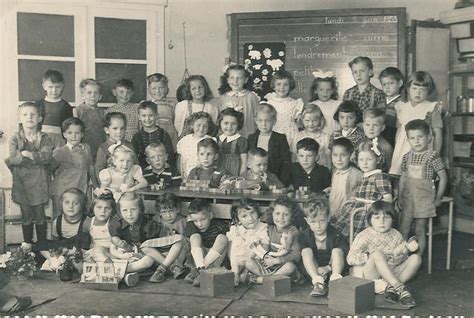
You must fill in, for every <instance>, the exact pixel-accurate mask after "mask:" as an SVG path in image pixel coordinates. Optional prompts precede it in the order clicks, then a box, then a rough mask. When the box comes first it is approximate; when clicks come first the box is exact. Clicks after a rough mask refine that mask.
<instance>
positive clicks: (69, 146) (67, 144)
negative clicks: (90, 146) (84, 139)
mask: <svg viewBox="0 0 474 318" xmlns="http://www.w3.org/2000/svg"><path fill="white" fill-rule="evenodd" d="M66 146H67V147H68V148H69V150H72V148H73V147H79V148H81V149H84V145H83V144H79V145H77V146H73V145H71V144H70V143H68V142H67V143H66Z"/></svg>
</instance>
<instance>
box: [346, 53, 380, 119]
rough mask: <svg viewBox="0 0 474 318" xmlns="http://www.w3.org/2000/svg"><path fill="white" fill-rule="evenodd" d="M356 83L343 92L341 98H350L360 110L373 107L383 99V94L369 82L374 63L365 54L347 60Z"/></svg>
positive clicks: (372, 74) (372, 73)
mask: <svg viewBox="0 0 474 318" xmlns="http://www.w3.org/2000/svg"><path fill="white" fill-rule="evenodd" d="M349 67H350V68H351V71H352V77H353V78H354V81H355V82H356V85H354V86H352V87H351V88H349V89H348V90H346V91H345V92H344V96H343V97H342V99H343V100H345V101H346V100H352V101H354V102H356V103H357V105H359V107H360V109H361V110H362V111H364V110H366V109H368V108H373V107H376V106H377V105H379V104H380V103H383V102H384V101H385V94H384V92H383V91H382V90H380V89H378V88H377V87H375V86H374V85H372V83H371V82H370V79H371V78H372V76H374V64H373V63H372V60H371V59H370V58H368V57H366V56H358V57H356V58H355V59H353V60H352V61H350V62H349Z"/></svg>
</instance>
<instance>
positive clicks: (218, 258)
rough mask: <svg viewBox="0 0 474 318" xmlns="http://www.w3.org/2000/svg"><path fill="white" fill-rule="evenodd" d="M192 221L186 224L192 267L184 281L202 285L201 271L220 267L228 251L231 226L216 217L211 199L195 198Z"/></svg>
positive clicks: (191, 205) (191, 215)
mask: <svg viewBox="0 0 474 318" xmlns="http://www.w3.org/2000/svg"><path fill="white" fill-rule="evenodd" d="M188 215H189V219H190V221H189V222H188V223H187V224H186V237H188V238H189V240H190V242H191V255H192V261H193V262H192V263H193V264H192V266H193V267H192V269H191V271H190V272H189V274H188V275H186V277H185V278H184V281H185V282H187V283H189V284H192V285H193V286H195V287H199V286H200V281H199V276H200V271H201V270H202V269H205V268H215V267H220V266H221V264H222V261H223V260H224V258H225V255H226V251H227V237H226V233H227V231H229V226H228V225H227V223H225V222H223V221H219V220H216V219H214V218H213V217H214V215H213V212H212V209H211V205H210V203H209V201H207V200H204V199H194V200H193V201H191V203H190V204H189V207H188Z"/></svg>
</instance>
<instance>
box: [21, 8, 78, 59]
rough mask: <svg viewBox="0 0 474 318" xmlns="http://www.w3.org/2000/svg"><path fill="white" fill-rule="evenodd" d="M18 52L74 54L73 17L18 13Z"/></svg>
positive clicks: (57, 54) (58, 54)
mask: <svg viewBox="0 0 474 318" xmlns="http://www.w3.org/2000/svg"><path fill="white" fill-rule="evenodd" d="M18 54H24V55H50V56H68V57H73V56H74V17H73V16H68V15H56V14H38V13H24V12H19V13H18Z"/></svg>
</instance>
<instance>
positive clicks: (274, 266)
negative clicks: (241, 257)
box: [245, 196, 304, 284]
mask: <svg viewBox="0 0 474 318" xmlns="http://www.w3.org/2000/svg"><path fill="white" fill-rule="evenodd" d="M303 222H304V220H303V214H302V212H301V210H300V208H299V206H298V204H297V203H296V202H295V201H293V200H292V199H290V198H289V197H287V196H280V197H278V198H277V199H276V200H275V202H273V203H272V204H271V205H270V208H269V218H268V222H267V223H268V237H269V244H265V242H260V243H257V244H253V247H252V252H253V253H254V256H253V258H251V259H249V260H247V261H246V262H245V267H246V268H247V269H248V270H249V271H250V272H251V273H252V274H254V275H250V276H249V281H250V282H252V283H256V284H262V283H263V277H264V276H268V275H286V276H292V275H295V276H294V278H297V276H298V274H299V273H298V270H297V268H296V262H299V260H300V257H301V255H300V245H299V242H298V233H299V232H298V227H301V226H302V225H303Z"/></svg>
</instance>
